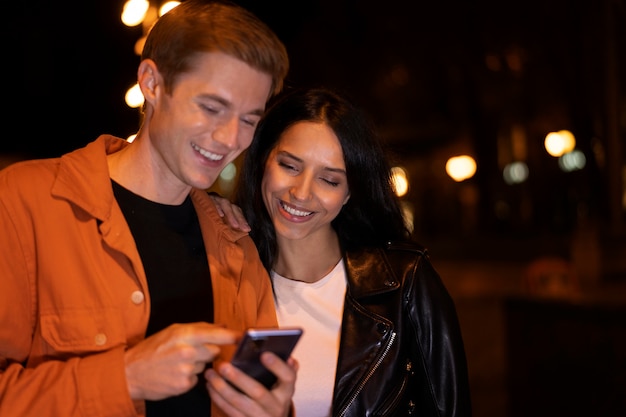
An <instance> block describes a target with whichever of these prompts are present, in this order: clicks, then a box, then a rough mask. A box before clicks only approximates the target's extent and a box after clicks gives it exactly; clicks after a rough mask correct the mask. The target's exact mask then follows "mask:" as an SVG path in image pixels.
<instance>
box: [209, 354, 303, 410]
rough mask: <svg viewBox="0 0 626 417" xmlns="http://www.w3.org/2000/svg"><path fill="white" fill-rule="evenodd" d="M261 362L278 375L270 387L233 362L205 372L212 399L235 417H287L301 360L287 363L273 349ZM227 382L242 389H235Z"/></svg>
mask: <svg viewBox="0 0 626 417" xmlns="http://www.w3.org/2000/svg"><path fill="white" fill-rule="evenodd" d="M261 363H263V365H264V366H265V367H266V368H268V369H269V370H270V371H272V372H273V373H274V375H276V377H277V378H278V381H277V382H276V384H274V386H273V387H272V388H271V390H268V389H267V388H265V387H264V386H263V385H262V384H260V383H259V382H257V381H256V380H255V379H254V378H252V377H250V376H248V375H246V374H245V373H244V372H242V371H241V370H239V369H238V368H237V367H235V366H233V365H231V364H230V363H222V364H220V366H219V368H218V369H208V370H207V371H206V372H205V376H206V379H207V389H208V390H209V394H210V396H211V401H212V402H213V403H214V404H216V405H217V406H218V407H220V408H221V409H222V410H224V411H225V412H226V413H227V414H228V415H229V416H232V417H286V416H288V415H290V412H291V411H292V397H293V393H294V391H295V382H296V375H297V372H298V363H297V361H296V360H295V359H294V358H289V359H288V360H287V362H284V361H282V360H281V359H280V358H279V357H278V356H276V355H274V354H273V353H270V352H264V353H262V354H261ZM227 381H230V383H231V384H233V385H235V386H236V387H237V388H239V390H240V391H237V389H235V388H233V387H232V386H231V385H230V384H229V383H228V382H227Z"/></svg>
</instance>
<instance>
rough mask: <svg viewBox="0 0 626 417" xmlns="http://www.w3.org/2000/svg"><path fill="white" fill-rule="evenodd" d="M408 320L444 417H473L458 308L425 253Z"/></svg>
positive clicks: (416, 271) (417, 274)
mask: <svg viewBox="0 0 626 417" xmlns="http://www.w3.org/2000/svg"><path fill="white" fill-rule="evenodd" d="M410 291H411V292H412V294H411V295H410V297H409V299H412V300H418V302H415V303H410V305H409V316H410V321H411V323H412V325H413V326H414V329H415V332H416V336H417V339H418V340H417V346H419V348H420V349H421V353H422V358H423V363H422V364H421V366H422V367H423V369H424V371H425V377H426V379H427V381H428V384H429V386H430V387H431V390H432V395H433V401H434V402H435V407H436V408H437V410H438V415H439V416H442V417H467V416H471V412H472V410H471V400H470V390H469V378H468V370H467V359H466V356H465V348H464V345H463V339H462V335H461V329H460V325H459V321H458V317H457V313H456V307H455V305H454V302H453V300H452V298H451V297H450V295H449V293H448V291H447V289H446V288H445V286H444V284H443V282H442V281H441V278H440V277H439V274H438V273H437V272H436V271H435V269H434V268H433V266H432V264H431V263H430V260H429V258H428V255H427V254H426V253H425V254H424V255H423V256H422V257H421V258H420V260H419V262H418V264H417V265H416V270H415V279H414V281H413V287H412V288H411V290H410Z"/></svg>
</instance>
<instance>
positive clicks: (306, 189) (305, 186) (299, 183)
mask: <svg viewBox="0 0 626 417" xmlns="http://www.w3.org/2000/svg"><path fill="white" fill-rule="evenodd" d="M295 178H296V181H295V183H294V184H293V186H292V187H291V191H290V193H291V195H292V196H293V198H295V199H296V200H300V201H305V200H308V199H310V198H311V189H312V180H311V178H309V177H308V176H306V175H300V176H298V177H295Z"/></svg>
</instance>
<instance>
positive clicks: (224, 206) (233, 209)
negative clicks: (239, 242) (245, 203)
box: [209, 192, 250, 232]
mask: <svg viewBox="0 0 626 417" xmlns="http://www.w3.org/2000/svg"><path fill="white" fill-rule="evenodd" d="M209 196H210V197H211V199H212V200H213V203H214V204H215V207H216V208H217V212H218V213H219V215H220V217H222V218H223V219H224V221H225V222H226V224H228V225H229V226H231V227H232V228H233V229H237V230H241V231H242V232H249V231H250V225H249V224H248V222H247V221H246V218H245V217H244V216H243V212H242V211H241V208H239V206H238V205H236V204H233V203H231V202H230V201H229V200H228V199H227V198H224V197H222V196H221V195H219V194H217V193H214V192H212V193H209Z"/></svg>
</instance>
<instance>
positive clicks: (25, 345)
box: [0, 173, 137, 417]
mask: <svg viewBox="0 0 626 417" xmlns="http://www.w3.org/2000/svg"><path fill="white" fill-rule="evenodd" d="M5 174H6V173H5ZM6 179H7V178H6V175H3V173H0V417H16V416H20V417H29V416H33V417H42V416H43V417H46V416H58V417H65V416H68V417H74V416H76V417H78V416H87V415H99V416H135V415H136V414H137V413H136V411H135V407H134V405H133V403H132V401H130V397H129V394H128V389H127V387H126V383H125V381H126V379H125V378H126V377H125V375H124V358H123V353H124V352H123V349H122V348H121V347H120V348H117V349H115V350H111V351H106V352H102V353H98V354H94V355H90V356H85V357H78V356H77V355H74V356H73V357H69V356H68V357H67V358H66V359H60V358H59V359H55V360H51V359H49V358H41V361H40V363H38V364H36V365H34V364H31V362H29V359H30V358H29V356H30V352H31V351H32V350H33V347H34V346H35V345H34V342H33V337H34V334H36V333H37V332H38V331H39V326H40V323H39V319H38V317H39V316H38V313H39V307H38V301H37V300H38V283H37V279H36V277H37V272H38V271H37V268H36V262H35V257H36V256H37V253H36V252H37V250H36V247H35V243H34V242H35V241H36V239H35V238H34V233H33V228H32V225H31V223H32V221H30V217H29V216H30V214H29V212H30V210H31V207H30V206H28V205H27V204H21V200H20V198H21V197H20V195H19V194H20V193H12V192H10V189H9V188H8V187H7V186H6ZM47 241H48V242H50V243H52V242H53V239H52V238H51V239H49V240H47ZM120 382H121V383H120Z"/></svg>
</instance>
